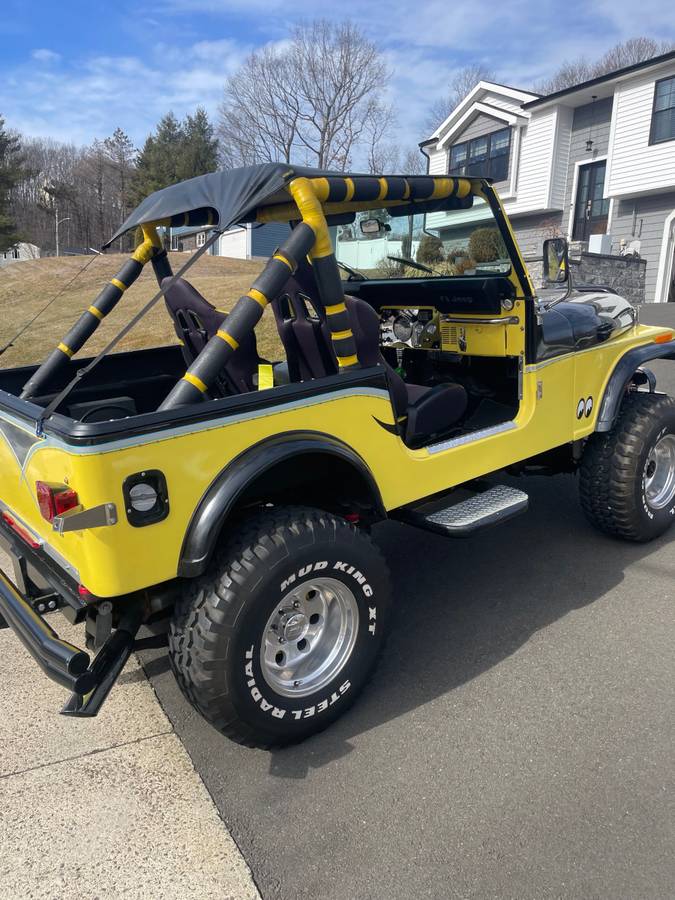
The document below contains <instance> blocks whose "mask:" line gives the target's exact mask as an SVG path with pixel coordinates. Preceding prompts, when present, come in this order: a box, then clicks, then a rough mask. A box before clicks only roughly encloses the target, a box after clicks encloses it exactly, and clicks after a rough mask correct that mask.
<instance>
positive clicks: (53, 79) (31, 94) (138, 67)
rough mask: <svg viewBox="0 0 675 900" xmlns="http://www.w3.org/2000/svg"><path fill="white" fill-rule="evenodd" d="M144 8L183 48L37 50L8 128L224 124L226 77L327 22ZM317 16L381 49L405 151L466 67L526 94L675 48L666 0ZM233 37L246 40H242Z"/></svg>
mask: <svg viewBox="0 0 675 900" xmlns="http://www.w3.org/2000/svg"><path fill="white" fill-rule="evenodd" d="M140 5H141V7H144V8H142V9H141V10H140V18H141V20H142V21H143V22H144V24H145V29H144V30H145V33H146V37H145V38H144V39H148V40H150V39H152V37H153V36H155V39H158V37H159V35H160V34H161V35H167V34H171V33H172V32H173V34H174V35H175V34H180V40H176V38H175V37H173V36H172V37H169V38H167V39H166V42H165V43H155V44H154V45H150V46H149V47H148V49H147V51H145V52H140V51H138V50H135V52H134V54H133V55H127V56H113V55H112V54H110V55H97V56H90V57H88V56H84V55H83V56H80V57H79V58H78V57H77V56H72V55H70V56H69V58H68V60H67V61H66V60H61V59H60V58H59V55H58V54H56V53H54V51H52V50H49V49H45V48H40V49H36V50H34V51H33V52H32V60H33V61H34V62H38V63H41V65H38V66H36V65H34V64H32V65H28V64H26V65H23V66H15V67H14V68H13V69H9V70H6V71H5V73H4V83H5V85H6V87H7V88H10V89H6V90H5V91H4V92H3V96H4V99H3V113H4V115H5V117H6V119H7V121H8V122H9V123H10V125H11V126H12V127H15V128H18V129H20V130H23V131H25V132H27V133H31V134H41V135H49V136H52V137H55V138H59V139H62V140H71V141H75V142H89V141H91V140H92V139H93V138H94V137H104V136H106V135H108V134H110V133H111V132H112V131H113V130H114V128H115V127H117V126H119V127H121V128H123V129H125V130H126V131H127V132H128V133H129V134H130V135H131V137H132V138H133V140H134V141H135V142H136V143H137V144H140V143H142V141H143V140H144V138H145V136H146V135H147V133H148V132H149V131H150V130H151V129H152V128H153V127H154V126H155V125H156V123H157V121H158V119H159V118H160V116H161V115H163V114H164V113H165V112H167V111H168V110H169V109H173V111H174V112H175V113H176V115H179V116H182V115H184V114H185V113H186V112H191V111H193V110H194V108H195V107H196V106H197V105H199V104H201V105H203V106H204V107H205V108H206V109H207V111H208V112H209V114H210V115H212V116H213V117H215V115H216V112H217V107H218V104H219V102H220V99H221V95H222V89H223V85H224V83H225V80H226V78H227V77H228V75H230V74H231V73H232V72H234V71H236V68H237V67H238V66H239V65H240V64H241V62H242V61H243V59H244V58H245V57H246V55H247V54H248V53H250V52H251V50H252V49H253V48H254V47H255V46H260V45H262V44H264V43H266V42H269V41H276V42H277V43H278V44H279V45H280V46H281V45H283V42H284V41H285V40H286V36H287V34H288V28H289V25H291V24H293V23H294V22H298V21H300V20H302V19H308V18H311V17H312V16H315V15H317V9H316V5H315V4H310V3H309V0H283V2H282V0H145V2H142V3H141V4H140ZM160 11H161V16H160ZM155 13H156V15H157V18H156V19H155V20H153V18H152V17H153V16H154V15H155ZM318 14H319V15H323V16H327V17H329V18H333V19H335V20H337V21H341V20H344V19H352V20H353V21H355V22H356V23H357V24H358V25H359V26H360V27H361V28H363V29H364V31H365V32H366V34H368V35H369V37H370V38H371V39H372V40H373V41H375V42H376V43H377V44H378V45H379V46H380V47H382V49H383V52H384V54H385V57H386V59H387V62H388V64H389V66H390V68H391V70H392V80H391V83H390V85H389V87H388V88H387V89H386V91H383V96H386V97H387V98H388V99H389V101H390V102H391V103H392V104H393V105H394V107H395V109H396V111H397V119H398V125H397V128H396V134H395V136H394V140H395V141H396V142H397V143H399V144H400V145H401V146H403V147H410V146H414V145H415V144H416V143H417V142H418V141H419V140H421V139H422V138H423V137H425V132H426V128H425V124H426V119H427V115H428V112H427V111H428V109H429V107H430V106H431V105H432V104H433V102H434V101H435V100H436V99H437V98H439V97H440V96H442V95H443V94H444V93H445V90H446V88H447V84H448V83H449V81H450V80H451V78H452V76H453V74H454V73H455V72H456V71H457V70H458V69H461V68H462V67H463V66H465V65H467V64H474V63H477V62H480V63H482V64H484V65H487V66H489V67H491V68H493V69H494V70H495V71H496V72H497V74H498V77H499V80H500V81H503V82H504V83H506V84H512V85H514V86H517V87H524V88H528V87H531V85H532V83H533V82H536V81H538V80H541V79H542V78H545V77H546V76H548V75H549V74H551V73H552V72H553V71H554V70H555V69H556V68H557V67H558V66H559V65H560V63H562V62H563V60H565V59H572V58H575V57H578V56H580V55H582V54H584V55H586V56H587V57H588V58H590V59H592V58H597V57H598V56H600V55H601V54H602V53H603V52H604V51H605V50H607V49H608V48H609V47H610V46H612V45H613V44H615V43H617V42H618V41H621V40H625V39H626V38H627V37H629V36H631V35H633V34H635V33H640V34H646V35H651V36H653V37H655V38H656V39H667V38H668V37H670V38H671V39H672V38H675V22H673V20H672V17H671V18H670V22H669V21H668V19H667V17H666V18H664V15H663V0H641V4H640V15H639V17H638V19H637V20H636V17H635V5H634V0H597V2H596V3H595V4H594V5H593V6H590V5H588V4H587V3H586V2H585V0H567V3H566V5H565V6H564V9H563V8H561V6H560V3H559V2H558V0H537V2H534V0H508V2H505V3H501V4H497V3H495V2H494V0H470V2H469V0H464V2H462V0H460V2H457V3H455V4H450V3H448V2H447V0H417V2H416V3H414V4H411V3H410V0H369V2H368V3H364V2H363V0H341V3H340V4H334V5H332V6H330V5H329V6H326V7H322V8H321V9H320V10H319V11H318ZM160 23H161V25H162V28H160ZM104 24H105V23H104ZM235 27H236V33H237V34H238V35H239V34H241V35H242V36H241V37H236V38H235V37H234V36H233V34H234V33H235ZM159 39H160V40H161V38H159ZM125 43H126V44H127V45H128V46H132V47H137V46H138V44H135V43H133V42H132V41H128V42H125ZM59 63H60V64H59Z"/></svg>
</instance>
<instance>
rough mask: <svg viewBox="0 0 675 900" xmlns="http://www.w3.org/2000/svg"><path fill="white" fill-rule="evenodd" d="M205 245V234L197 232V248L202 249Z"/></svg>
mask: <svg viewBox="0 0 675 900" xmlns="http://www.w3.org/2000/svg"><path fill="white" fill-rule="evenodd" d="M205 243H206V232H205V231H198V232H197V246H198V247H203V246H204V244H205Z"/></svg>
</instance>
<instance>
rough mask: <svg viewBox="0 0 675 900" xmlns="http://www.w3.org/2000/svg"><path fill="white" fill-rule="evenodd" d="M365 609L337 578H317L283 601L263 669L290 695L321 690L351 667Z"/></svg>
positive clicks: (269, 629)
mask: <svg viewBox="0 0 675 900" xmlns="http://www.w3.org/2000/svg"><path fill="white" fill-rule="evenodd" d="M358 627H359V608H358V606H357V604H356V599H355V597H354V594H353V593H352V592H351V591H350V590H349V588H348V587H347V586H346V585H345V584H343V583H342V582H341V581H338V580H337V579H335V578H328V577H326V578H313V579H311V580H310V581H305V582H303V583H302V584H300V585H298V586H297V587H296V588H294V589H293V590H292V591H289V593H288V594H286V596H285V597H284V598H283V599H282V601H281V602H280V603H279V604H278V605H277V607H276V609H275V610H274V612H273V613H272V615H271V616H270V617H269V619H268V620H267V624H266V625H265V631H264V634H263V640H262V644H261V647H260V667H261V669H262V674H263V677H264V679H265V681H266V682H267V684H268V685H269V686H270V687H271V688H272V689H273V690H275V691H276V692H277V693H278V694H281V695H282V696H284V697H304V696H306V695H307V694H313V693H314V692H315V691H319V690H321V688H322V687H324V686H325V685H326V684H328V683H329V682H330V681H332V680H333V679H334V678H335V677H336V676H337V674H338V673H339V672H340V671H341V670H342V669H343V668H344V667H345V665H346V663H347V661H348V660H349V657H350V656H351V654H352V651H353V649H354V644H355V643H356V636H357V633H358Z"/></svg>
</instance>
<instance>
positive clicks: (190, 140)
mask: <svg viewBox="0 0 675 900" xmlns="http://www.w3.org/2000/svg"><path fill="white" fill-rule="evenodd" d="M217 168H218V142H217V141H216V139H215V137H214V135H213V126H212V125H211V123H210V122H209V118H208V116H207V114H206V111H205V110H203V109H202V108H201V107H199V108H198V109H197V111H196V112H195V114H194V115H193V116H190V115H188V116H186V117H185V119H184V120H183V121H182V122H179V121H178V119H177V118H176V117H175V116H174V114H173V113H172V112H170V113H167V114H166V115H165V116H163V117H162V118H161V119H160V121H159V124H158V125H157V128H156V129H155V131H154V133H153V134H151V135H149V136H148V137H147V138H146V141H145V144H144V145H143V149H142V150H141V152H140V154H139V156H138V162H137V165H136V171H135V173H134V178H133V196H134V200H135V202H136V203H140V201H141V200H142V199H143V198H144V197H147V196H148V194H151V193H152V192H153V191H157V190H159V189H160V188H163V187H167V185H170V184H176V182H178V181H184V180H185V179H186V178H194V177H195V176H196V175H205V174H206V173H207V172H215V170H216V169H217Z"/></svg>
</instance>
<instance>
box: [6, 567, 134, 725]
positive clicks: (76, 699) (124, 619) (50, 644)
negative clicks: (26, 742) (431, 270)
mask: <svg viewBox="0 0 675 900" xmlns="http://www.w3.org/2000/svg"><path fill="white" fill-rule="evenodd" d="M0 615H1V616H3V617H4V618H5V619H6V621H7V624H8V625H9V626H10V628H11V629H12V630H13V631H14V632H15V634H16V635H17V637H18V638H19V639H20V640H21V642H22V643H23V644H24V646H25V647H26V649H27V650H28V652H29V653H30V654H31V656H32V657H33V659H34V660H35V661H36V662H37V664H38V665H39V666H40V668H41V669H42V671H43V672H44V673H45V675H48V676H49V677H50V678H51V679H52V680H53V681H56V682H57V683H58V684H60V685H62V686H63V687H65V688H67V689H68V690H69V691H70V692H71V694H70V698H69V699H68V701H67V702H66V705H65V706H64V707H63V709H62V710H61V712H62V713H64V715H69V716H78V717H90V716H95V715H96V714H97V713H98V711H99V710H100V708H101V706H102V705H103V703H104V701H105V699H106V697H107V696H108V694H109V693H110V690H111V688H112V686H113V685H114V684H115V682H116V681H117V678H118V676H119V675H120V673H121V671H122V669H123V668H124V666H125V664H126V662H127V660H128V659H129V656H130V655H131V651H132V649H133V646H134V641H135V639H136V635H137V633H138V629H139V627H140V625H141V620H142V615H143V605H142V600H141V598H140V597H136V598H128V600H127V603H126V605H125V608H124V611H123V613H122V615H121V617H120V621H119V623H118V627H117V629H116V630H115V631H114V632H113V633H112V634H111V635H110V636H109V638H108V639H107V641H106V642H105V644H103V646H102V647H101V649H100V650H99V652H98V655H97V656H96V658H95V659H94V660H93V662H91V665H90V659H89V654H88V653H86V652H85V651H84V650H79V649H78V648H77V647H74V646H73V645H72V644H70V643H68V641H63V640H61V638H60V637H59V636H58V635H57V633H56V632H55V631H54V629H53V628H52V627H51V625H48V624H47V622H45V620H44V619H43V618H42V616H41V615H40V614H39V613H37V612H35V610H34V609H33V607H32V606H31V604H30V603H29V601H28V600H27V599H26V598H25V597H23V596H22V595H21V593H20V592H19V591H18V589H17V588H16V587H15V585H14V584H12V582H11V581H10V580H9V579H8V578H7V576H6V575H4V574H3V573H2V572H1V571H0Z"/></svg>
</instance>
